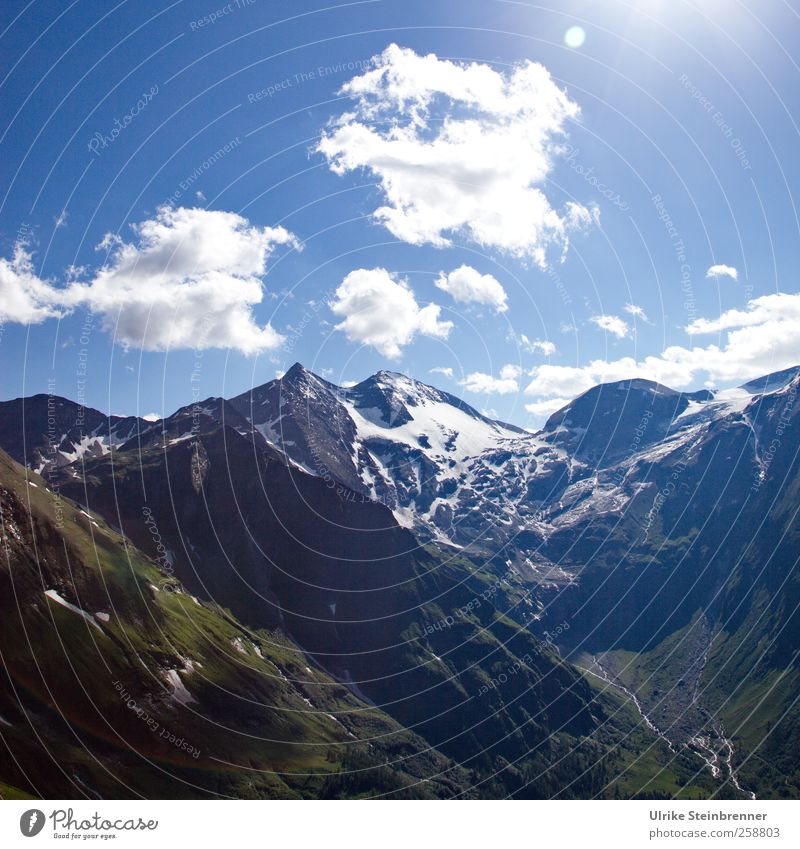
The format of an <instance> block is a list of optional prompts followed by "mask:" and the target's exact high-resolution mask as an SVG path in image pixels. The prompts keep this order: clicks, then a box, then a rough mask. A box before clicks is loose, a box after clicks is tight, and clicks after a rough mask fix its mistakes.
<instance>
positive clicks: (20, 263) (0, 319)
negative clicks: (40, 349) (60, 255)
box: [0, 241, 62, 324]
mask: <svg viewBox="0 0 800 849" xmlns="http://www.w3.org/2000/svg"><path fill="white" fill-rule="evenodd" d="M61 296H62V295H61V292H60V291H59V290H58V289H56V288H55V287H54V286H53V285H52V283H49V282H48V281H47V280H42V279H41V278H40V277H39V276H38V275H37V274H36V272H35V271H34V268H33V260H32V257H31V254H30V252H29V251H28V246H27V244H26V243H25V242H22V241H19V242H17V244H16V245H15V246H14V253H13V256H12V257H11V259H10V260H9V259H6V258H5V257H0V324H2V323H4V322H6V321H13V322H18V323H19V324H39V323H40V322H42V321H44V320H45V319H47V318H53V317H54V316H57V315H60V314H62V310H61V307H60V301H61Z"/></svg>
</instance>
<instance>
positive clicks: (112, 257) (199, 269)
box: [0, 207, 299, 354]
mask: <svg viewBox="0 0 800 849" xmlns="http://www.w3.org/2000/svg"><path fill="white" fill-rule="evenodd" d="M134 231H135V234H136V242H135V243H131V244H128V243H125V242H124V241H123V240H122V239H121V238H119V236H116V235H113V234H108V235H106V237H105V238H104V239H103V241H102V242H101V245H100V247H101V248H104V249H107V250H108V251H109V257H108V260H107V262H106V264H105V265H104V266H103V268H101V269H100V271H98V272H97V273H96V274H95V276H94V278H93V279H92V280H91V281H89V282H85V283H81V282H78V281H75V280H72V279H69V280H68V283H67V285H66V286H65V287H64V288H56V287H54V286H52V285H51V284H50V283H48V282H46V281H43V280H40V279H39V278H38V277H36V275H35V274H34V273H33V269H32V265H31V261H30V255H29V254H28V253H27V252H26V250H25V248H24V246H22V245H18V246H17V248H16V249H15V253H14V258H13V259H12V260H11V261H10V262H9V261H8V260H5V259H0V291H1V292H2V295H3V299H2V300H3V306H2V307H0V320H10V321H20V322H38V321H42V320H44V319H45V318H49V317H51V316H54V315H58V314H59V313H64V312H70V311H72V310H74V309H76V308H78V307H80V306H87V307H89V308H90V309H91V310H92V311H93V312H94V313H96V314H98V315H100V316H101V318H102V321H103V326H104V327H105V329H107V330H113V331H114V333H115V337H116V341H117V342H119V343H120V344H122V345H124V346H126V347H136V348H141V349H143V350H146V351H165V350H167V349H170V348H194V349H199V348H227V347H230V348H235V349H238V350H240V351H242V352H243V353H245V354H252V353H256V352H258V351H262V350H267V349H270V348H275V347H277V346H278V345H279V344H280V343H281V341H282V337H281V336H280V335H279V334H278V333H277V332H276V331H275V330H273V328H272V327H271V326H270V325H269V324H267V325H266V326H264V327H261V326H259V325H257V324H256V322H255V319H254V316H253V307H254V306H255V305H256V304H258V303H260V302H261V299H262V297H263V288H262V283H261V277H262V276H263V275H264V274H265V273H266V262H267V258H268V257H269V256H270V254H271V253H272V251H273V250H274V248H275V247H276V246H277V245H282V244H291V245H293V246H294V247H297V248H299V245H298V243H297V241H296V239H295V238H294V236H292V234H291V233H289V232H288V231H287V230H285V229H284V228H283V227H274V228H272V227H263V228H260V227H254V226H252V225H251V224H250V223H249V222H248V221H247V219H245V218H242V217H241V216H239V215H237V214H235V213H233V212H223V211H212V210H204V209H184V208H178V209H173V208H170V207H162V208H161V209H159V210H158V213H157V215H156V217H155V218H152V219H148V220H146V221H144V222H142V223H141V224H138V225H136V227H135V228H134Z"/></svg>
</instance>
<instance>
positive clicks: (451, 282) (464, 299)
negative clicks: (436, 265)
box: [436, 265, 508, 312]
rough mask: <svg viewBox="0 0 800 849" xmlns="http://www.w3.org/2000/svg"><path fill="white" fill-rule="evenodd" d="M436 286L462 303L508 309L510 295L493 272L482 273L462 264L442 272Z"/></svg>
mask: <svg viewBox="0 0 800 849" xmlns="http://www.w3.org/2000/svg"><path fill="white" fill-rule="evenodd" d="M436 287H437V288H438V289H441V290H442V291H443V292H447V294H448V295H450V297H451V298H453V300H454V301H458V302H459V303H462V304H486V305H487V306H490V307H492V309H494V311H495V312H505V311H506V310H507V309H508V304H507V303H506V301H507V298H508V296H507V295H506V290H505V289H504V288H503V287H502V285H501V284H500V283H499V281H498V280H497V279H496V278H494V277H492V275H491V274H481V273H480V272H479V271H476V270H475V269H474V268H472V266H469V265H462V266H460V267H459V268H456V269H455V270H454V271H451V272H450V273H449V274H445V273H444V272H441V274H440V275H439V277H438V279H437V280H436Z"/></svg>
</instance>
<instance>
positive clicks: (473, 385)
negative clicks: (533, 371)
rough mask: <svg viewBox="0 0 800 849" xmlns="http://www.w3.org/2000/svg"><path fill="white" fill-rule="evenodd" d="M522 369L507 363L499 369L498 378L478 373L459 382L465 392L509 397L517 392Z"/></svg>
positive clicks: (473, 373) (469, 375)
mask: <svg viewBox="0 0 800 849" xmlns="http://www.w3.org/2000/svg"><path fill="white" fill-rule="evenodd" d="M521 375H522V369H521V368H520V367H519V366H516V365H513V364H511V363H509V364H508V365H504V366H503V367H502V368H501V369H500V375H499V377H494V376H492V375H491V374H484V373H483V372H480V371H475V372H472V374H468V375H467V376H466V378H464V380H461V381H459V385H461V386H463V387H464V388H465V389H466V390H467V392H476V393H481V394H485V395H510V394H511V393H513V392H519V378H520V377H521Z"/></svg>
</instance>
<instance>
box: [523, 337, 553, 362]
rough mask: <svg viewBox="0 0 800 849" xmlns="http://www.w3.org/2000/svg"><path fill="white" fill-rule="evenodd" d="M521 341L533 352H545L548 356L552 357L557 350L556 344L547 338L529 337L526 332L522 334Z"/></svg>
mask: <svg viewBox="0 0 800 849" xmlns="http://www.w3.org/2000/svg"><path fill="white" fill-rule="evenodd" d="M519 343H520V345H522V347H523V348H524V349H525V350H526V351H529V352H530V353H531V354H544V355H545V356H546V357H551V356H552V355H553V354H555V352H556V346H555V345H554V344H553V343H552V342H549V341H548V340H547V339H528V337H527V336H526V335H525V334H524V333H522V334H520V337H519Z"/></svg>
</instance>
